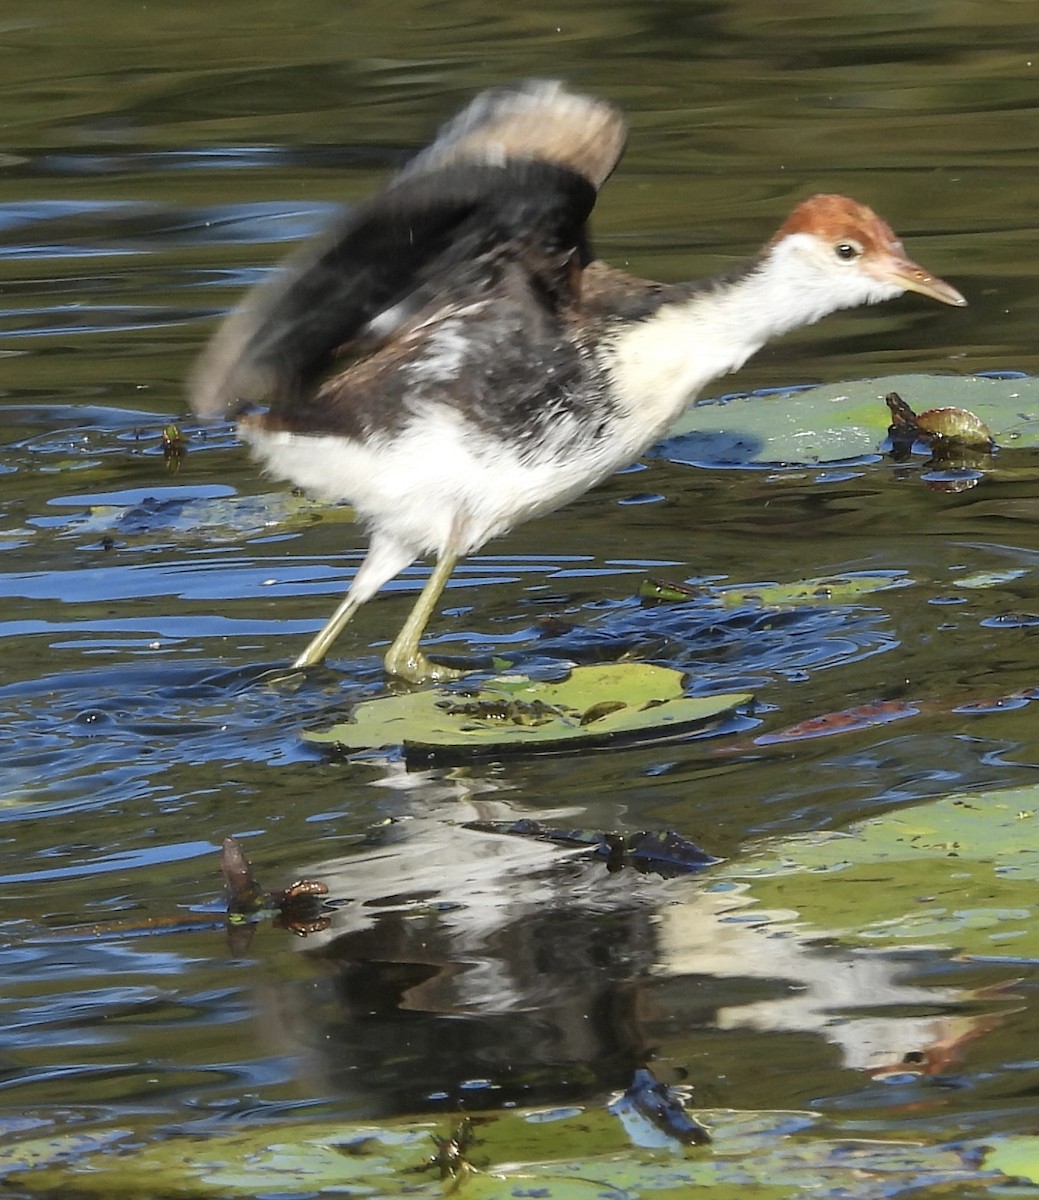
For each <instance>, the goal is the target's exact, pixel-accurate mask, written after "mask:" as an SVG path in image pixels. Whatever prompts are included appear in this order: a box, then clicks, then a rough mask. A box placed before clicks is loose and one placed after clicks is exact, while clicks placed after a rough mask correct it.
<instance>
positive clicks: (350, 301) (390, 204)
mask: <svg viewBox="0 0 1039 1200" xmlns="http://www.w3.org/2000/svg"><path fill="white" fill-rule="evenodd" d="M624 137H625V129H624V124H623V121H622V119H621V118H620V116H619V115H618V114H617V113H616V111H615V110H614V109H613V108H612V107H611V106H609V105H607V104H604V103H602V102H601V101H597V100H593V99H590V98H587V97H583V96H574V95H571V94H570V93H567V92H566V91H564V90H563V89H562V87H561V86H560V85H559V84H555V83H532V84H527V85H523V86H521V87H519V88H516V89H512V90H504V89H503V90H500V91H493V92H488V93H484V94H483V95H481V96H479V97H477V99H476V100H475V101H474V102H473V103H472V104H471V105H470V106H469V107H468V108H467V109H466V110H465V111H464V112H462V113H461V114H460V115H459V116H458V117H456V118H455V119H454V120H453V121H451V122H449V123H448V125H446V126H445V127H444V129H443V130H442V131H441V133H440V134H439V136H438V137H437V138H436V140H435V141H434V142H433V143H432V144H431V145H430V146H429V147H428V148H427V149H426V150H424V151H423V152H421V153H420V154H419V155H418V156H417V157H416V158H415V159H414V160H413V161H412V162H411V163H410V164H409V165H408V166H407V167H405V168H404V170H403V171H401V172H400V173H399V174H398V175H397V176H396V177H395V178H394V179H393V180H391V182H390V184H389V185H388V186H387V187H386V188H385V189H384V190H383V191H382V192H381V193H379V194H378V195H377V196H375V197H374V198H373V199H372V200H370V201H368V202H367V203H365V204H362V205H360V206H358V207H356V208H354V209H352V210H351V211H350V212H349V213H347V214H346V215H345V216H344V217H343V218H341V219H340V220H339V221H338V222H337V223H336V224H335V225H333V226H332V228H331V229H329V230H328V231H327V232H326V233H325V234H324V235H323V236H322V237H320V238H318V239H317V240H316V242H314V243H313V244H311V245H310V246H308V247H307V248H305V249H304V251H303V252H302V253H301V254H299V255H298V256H297V257H296V258H295V259H294V260H290V261H289V263H288V264H287V265H286V267H285V268H283V269H282V270H281V271H280V272H279V273H278V274H277V275H275V276H274V277H273V279H272V280H271V281H269V282H267V283H264V284H262V285H260V286H259V287H258V288H255V289H254V290H253V291H252V292H250V293H249V294H248V295H247V296H246V298H245V300H244V301H243V303H242V305H241V306H240V307H239V308H238V309H237V310H236V311H235V312H234V313H232V315H231V316H230V317H229V318H228V319H227V320H226V321H225V322H224V324H223V325H222V326H221V327H220V329H219V330H218V331H217V334H216V336H215V337H214V339H213V341H212V342H211V343H210V346H209V347H208V349H207V350H206V352H205V353H204V354H203V356H202V357H201V359H200V360H199V363H198V365H197V367H196V369H195V372H194V375H193V377H192V381H191V403H192V407H193V408H194V410H195V411H196V412H197V413H199V415H201V416H207V417H215V416H230V415H233V414H234V413H235V412H236V411H238V410H239V409H241V408H243V407H245V406H246V405H247V404H249V403H251V402H253V401H270V402H271V403H273V404H274V405H275V406H276V407H277V406H278V405H279V404H284V403H291V401H292V400H293V398H294V397H296V396H298V395H300V394H301V393H302V392H304V391H306V390H307V389H308V388H309V387H310V386H311V385H312V384H313V383H314V382H315V381H316V380H317V379H319V378H320V376H321V375H322V373H323V372H325V371H326V370H327V369H328V367H329V366H330V365H331V363H332V362H333V360H334V359H335V358H337V357H340V356H342V355H353V356H355V357H356V356H360V355H364V354H366V353H369V352H370V351H371V350H372V349H374V348H375V347H377V346H379V345H382V344H385V343H386V342H387V341H388V340H390V339H392V338H393V337H394V336H395V335H398V334H399V333H401V332H402V331H403V330H405V329H407V328H408V327H409V325H410V324H411V323H412V322H414V321H415V320H416V319H419V318H420V317H421V314H422V313H424V312H425V311H427V310H428V309H429V308H430V306H431V305H432V304H433V303H434V302H435V300H436V297H437V295H438V294H439V293H440V292H441V291H444V290H448V291H450V292H451V293H452V294H453V295H455V296H456V297H457V296H458V295H459V294H460V293H462V294H464V291H465V288H466V287H467V286H471V287H472V288H473V289H474V296H475V295H476V289H477V288H478V286H479V284H480V282H481V280H482V278H483V277H484V275H485V272H486V267H487V263H488V262H489V261H490V260H497V261H500V259H501V258H502V256H505V257H507V258H509V259H511V260H512V261H515V262H518V263H520V264H521V265H522V267H523V268H524V269H525V270H526V271H527V272H528V273H529V275H530V276H531V279H532V281H533V283H534V285H535V286H536V287H537V288H538V289H539V291H541V292H543V293H544V294H545V295H546V296H547V297H548V298H549V299H550V301H552V302H553V303H556V304H562V303H565V302H566V300H567V299H568V298H569V293H568V288H569V285H570V280H571V278H572V272H571V269H570V268H571V265H572V262H573V260H574V259H575V258H577V259H579V260H581V261H582V262H583V261H584V259H585V258H586V257H587V254H586V250H585V237H584V229H585V223H586V221H587V218H588V215H589V213H590V212H591V210H592V207H593V205H594V203H595V197H596V189H597V187H598V186H599V185H601V183H602V182H603V181H604V180H605V179H606V178H607V176H608V175H609V173H610V171H612V169H613V167H614V165H615V164H616V162H617V160H618V159H619V157H620V154H621V151H622V149H623V144H624Z"/></svg>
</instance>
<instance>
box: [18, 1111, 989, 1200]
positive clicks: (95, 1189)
mask: <svg viewBox="0 0 1039 1200" xmlns="http://www.w3.org/2000/svg"><path fill="white" fill-rule="evenodd" d="M698 1115H699V1114H698ZM703 1116H704V1119H705V1121H707V1123H708V1124H709V1125H710V1127H711V1128H712V1130H713V1134H714V1143H713V1145H709V1146H708V1145H698V1144H689V1143H690V1142H694V1143H695V1141H696V1140H697V1139H695V1138H689V1139H687V1140H684V1141H683V1140H680V1139H678V1138H673V1139H671V1141H672V1143H673V1148H671V1149H669V1150H666V1151H663V1152H662V1151H659V1150H658V1151H650V1150H647V1149H645V1148H643V1147H641V1146H639V1145H637V1144H636V1145H633V1144H632V1141H631V1139H630V1137H629V1133H628V1131H627V1129H626V1128H625V1124H624V1123H623V1122H622V1121H619V1120H618V1119H617V1115H615V1113H613V1112H610V1111H608V1110H607V1109H606V1108H605V1107H603V1108H583V1107H578V1106H569V1107H566V1108H562V1109H558V1110H551V1109H540V1110H519V1109H512V1110H504V1111H500V1112H495V1113H481V1114H479V1115H474V1116H473V1117H472V1118H471V1135H470V1134H467V1135H466V1137H467V1144H466V1146H465V1154H464V1159H465V1165H464V1169H458V1170H457V1171H456V1172H454V1173H452V1171H451V1167H453V1166H456V1165H457V1166H458V1167H461V1166H462V1161H461V1160H462V1157H463V1156H460V1155H459V1156H456V1155H454V1154H453V1153H452V1151H451V1147H450V1145H449V1146H448V1148H447V1149H448V1154H447V1157H446V1161H445V1165H446V1166H447V1167H448V1171H447V1176H448V1178H447V1180H446V1181H442V1180H441V1179H440V1177H439V1176H440V1174H441V1170H440V1169H439V1168H440V1167H441V1158H440V1157H439V1156H437V1155H434V1156H431V1151H432V1150H434V1149H439V1147H440V1146H441V1145H442V1144H443V1140H444V1138H445V1136H446V1137H447V1138H448V1139H449V1140H453V1139H454V1132H455V1127H456V1125H457V1123H456V1122H451V1121H439V1122H437V1121H432V1120H429V1119H428V1118H427V1119H421V1118H420V1119H415V1118H410V1119H397V1120H389V1121H380V1122H368V1123H365V1124H355V1125H349V1124H339V1125H331V1124H323V1125H314V1124H302V1123H298V1122H297V1123H288V1122H286V1123H283V1124H278V1123H276V1122H274V1121H264V1122H261V1123H256V1124H253V1125H251V1126H248V1127H245V1128H238V1129H231V1130H228V1129H227V1127H226V1126H224V1127H220V1126H218V1125H215V1124H213V1123H209V1124H208V1126H207V1127H206V1128H204V1129H200V1130H199V1131H198V1132H191V1131H190V1130H189V1129H185V1128H182V1129H181V1130H180V1131H179V1132H178V1133H177V1134H172V1133H171V1132H170V1131H169V1130H168V1129H167V1130H161V1129H153V1130H151V1131H146V1130H145V1129H142V1128H141V1127H140V1123H138V1127H137V1128H136V1129H134V1131H133V1132H131V1131H129V1130H125V1131H116V1132H114V1133H113V1134H111V1135H108V1143H107V1144H105V1143H104V1142H102V1141H99V1139H97V1138H96V1137H94V1138H92V1137H91V1136H90V1135H89V1134H83V1133H81V1132H77V1133H70V1134H57V1135H52V1136H48V1137H45V1138H35V1139H26V1140H24V1141H21V1142H18V1141H14V1142H10V1141H9V1142H8V1143H7V1144H6V1145H5V1146H4V1147H3V1148H2V1149H0V1177H2V1178H3V1179H4V1180H5V1182H6V1183H7V1185H8V1186H9V1187H12V1188H14V1189H15V1190H16V1191H17V1193H18V1194H19V1195H40V1196H45V1195H46V1196H67V1195H75V1196H79V1197H99V1198H103V1200H112V1198H113V1197H119V1200H151V1198H152V1197H154V1196H155V1195H156V1181H157V1180H159V1181H161V1194H162V1195H163V1196H164V1197H167V1198H170V1200H173V1198H176V1197H182V1198H184V1200H189V1198H190V1200H208V1198H211V1200H218V1198H219V1200H232V1198H235V1197H243V1198H245V1197H255V1196H259V1195H263V1196H299V1195H305V1196H315V1195H329V1196H331V1195H336V1196H345V1195H349V1196H368V1197H373V1198H379V1197H385V1198H386V1200H391V1198H392V1200H399V1198H400V1197H401V1196H415V1197H429V1198H430V1200H434V1198H436V1200H443V1197H444V1196H445V1194H447V1195H458V1196H462V1197H465V1198H466V1200H515V1198H516V1197H517V1196H537V1197H540V1198H541V1200H634V1198H635V1197H640V1196H644V1197H653V1200H689V1197H690V1196H694V1195H700V1194H701V1193H702V1194H703V1195H704V1196H709V1197H710V1198H711V1200H797V1198H798V1197H803V1196H805V1195H807V1194H809V1193H810V1194H811V1195H813V1196H815V1195H819V1196H827V1195H830V1196H836V1195H840V1196H842V1197H844V1200H873V1198H874V1197H876V1196H878V1195H894V1194H895V1193H896V1191H897V1193H898V1194H899V1195H901V1194H908V1193H909V1192H910V1191H914V1189H915V1188H922V1187H925V1186H926V1187H933V1186H935V1185H938V1184H945V1185H946V1186H947V1187H956V1186H957V1185H960V1186H962V1185H964V1184H967V1185H970V1184H974V1185H980V1186H982V1187H984V1185H985V1183H986V1182H988V1183H991V1182H993V1179H994V1177H993V1175H992V1174H991V1172H988V1173H986V1172H983V1171H982V1169H981V1168H979V1167H978V1166H976V1165H974V1163H975V1162H976V1160H977V1155H967V1154H964V1153H961V1150H960V1148H959V1147H958V1146H951V1147H950V1146H942V1145H926V1144H914V1143H911V1142H901V1143H897V1142H893V1143H885V1142H883V1141H873V1142H871V1141H868V1140H864V1139H863V1138H862V1136H861V1133H856V1134H855V1135H853V1136H851V1137H849V1138H840V1137H834V1136H832V1133H831V1135H830V1136H827V1131H826V1130H825V1128H824V1127H823V1126H822V1124H821V1122H820V1119H819V1118H818V1117H813V1116H812V1115H810V1114H808V1113H799V1112H732V1111H727V1110H719V1111H712V1112H707V1113H704V1114H703ZM998 1178H999V1177H998V1176H995V1179H996V1180H998ZM914 1194H916V1193H915V1191H914ZM943 1194H945V1193H943ZM949 1194H950V1195H951V1194H953V1193H952V1192H950V1193H949Z"/></svg>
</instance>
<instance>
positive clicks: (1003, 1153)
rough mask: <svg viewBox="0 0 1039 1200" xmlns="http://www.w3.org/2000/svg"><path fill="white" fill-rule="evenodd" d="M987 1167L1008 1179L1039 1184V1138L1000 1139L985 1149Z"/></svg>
mask: <svg viewBox="0 0 1039 1200" xmlns="http://www.w3.org/2000/svg"><path fill="white" fill-rule="evenodd" d="M985 1166H986V1167H987V1168H988V1169H989V1170H990V1171H1000V1172H1001V1173H1002V1174H1003V1175H1005V1176H1006V1177H1007V1178H1008V1179H1026V1180H1028V1182H1029V1183H1039V1137H1036V1136H1035V1135H1034V1134H1017V1135H1010V1136H1007V1137H1001V1138H999V1139H998V1140H997V1141H995V1143H994V1144H992V1145H989V1146H986V1147H985Z"/></svg>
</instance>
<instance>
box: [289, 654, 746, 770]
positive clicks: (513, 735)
mask: <svg viewBox="0 0 1039 1200" xmlns="http://www.w3.org/2000/svg"><path fill="white" fill-rule="evenodd" d="M682 686H683V675H682V673H681V672H680V671H674V670H670V669H668V668H667V667H656V666H652V665H650V664H648V663H609V664H605V665H600V666H592V667H575V668H574V669H573V670H572V671H571V672H570V674H569V676H567V678H566V679H564V680H561V681H559V682H555V683H543V682H539V681H537V680H532V679H528V678H526V677H525V676H519V675H503V676H499V677H497V678H495V679H490V680H488V681H487V682H486V683H483V684H481V686H480V688H479V691H476V692H471V691H469V692H467V691H464V690H459V689H458V688H453V689H451V690H447V689H444V688H441V689H436V690H427V691H417V692H411V693H408V694H406V695H400V696H384V697H380V698H379V699H376V700H368V701H365V702H364V703H362V704H359V705H358V706H357V708H356V709H355V710H354V712H353V718H352V720H350V721H346V722H344V723H342V724H340V725H336V726H334V727H333V728H332V729H328V730H325V731H321V732H310V733H307V734H306V735H305V736H306V737H307V738H308V739H309V740H310V741H313V742H318V743H324V744H331V745H336V746H341V747H344V748H346V749H352V750H358V749H378V748H381V747H386V746H403V747H404V749H405V750H409V751H418V752H425V753H427V754H429V755H432V756H441V757H450V756H454V757H458V756H463V757H467V756H470V755H480V754H483V755H486V754H502V753H509V752H515V751H518V750H524V749H531V750H551V749H562V748H564V747H568V746H576V745H581V744H586V745H592V744H597V743H604V742H610V741H613V740H616V739H624V740H638V741H656V740H659V739H661V738H670V737H674V736H676V735H678V734H680V733H685V732H688V731H690V730H693V729H696V728H698V727H703V726H705V725H706V724H708V723H709V722H711V721H714V720H715V719H717V718H718V717H720V716H722V715H723V714H725V713H728V712H731V711H732V710H733V709H735V708H737V707H738V706H739V705H741V704H746V703H748V702H749V701H750V699H751V696H750V694H749V693H747V692H738V693H728V694H725V695H718V696H692V697H691V696H685V695H683V691H682Z"/></svg>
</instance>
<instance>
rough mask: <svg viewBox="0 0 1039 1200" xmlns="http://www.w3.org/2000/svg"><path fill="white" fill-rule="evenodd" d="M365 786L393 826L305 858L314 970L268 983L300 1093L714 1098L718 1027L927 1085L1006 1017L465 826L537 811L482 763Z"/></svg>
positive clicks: (727, 906)
mask: <svg viewBox="0 0 1039 1200" xmlns="http://www.w3.org/2000/svg"><path fill="white" fill-rule="evenodd" d="M381 782H382V783H383V784H384V785H385V786H388V787H390V788H391V789H392V790H393V792H394V794H395V795H396V796H397V797H398V801H399V804H398V806H397V807H396V809H395V816H394V818H393V823H392V824H390V825H388V826H386V827H385V828H384V830H383V831H381V832H380V833H379V834H377V835H375V836H373V837H372V838H371V839H370V840H371V841H373V842H374V844H373V845H371V846H369V847H368V848H366V849H364V850H361V851H359V852H357V853H353V854H350V855H347V856H343V857H339V858H336V859H332V860H325V861H318V862H315V863H313V864H310V865H308V867H307V870H306V874H307V875H308V876H311V877H317V878H320V879H321V880H322V881H323V882H324V883H326V884H327V885H328V887H329V890H330V895H331V897H332V898H333V901H334V903H333V908H334V913H333V917H332V924H331V927H330V928H329V929H328V930H327V931H326V932H324V933H320V934H317V935H316V936H313V937H309V938H307V939H306V941H305V942H301V943H299V947H300V949H301V951H302V953H304V954H305V955H306V957H307V959H308V961H309V962H310V963H311V964H312V966H313V968H314V970H315V973H316V978H315V979H313V980H308V981H307V982H306V983H304V984H301V985H295V986H292V987H289V988H283V989H281V990H280V991H271V990H265V992H264V993H263V1006H264V1021H265V1024H266V1025H267V1027H268V1028H269V1029H277V1030H280V1031H281V1034H280V1037H279V1039H278V1040H279V1044H283V1045H284V1046H285V1049H286V1050H287V1051H288V1052H289V1053H292V1054H301V1055H302V1063H301V1070H302V1072H303V1077H304V1078H305V1079H306V1081H307V1083H306V1086H307V1088H308V1089H309V1090H310V1091H312V1092H313V1093H314V1094H326V1093H333V1094H335V1095H338V1096H340V1097H343V1098H344V1099H345V1101H346V1102H347V1103H348V1104H350V1105H351V1106H353V1105H364V1104H366V1103H370V1100H371V1094H372V1089H373V1088H374V1089H375V1090H376V1092H377V1093H378V1095H379V1096H380V1097H381V1099H382V1103H383V1105H384V1106H385V1109H386V1111H400V1112H408V1111H414V1110H416V1109H423V1108H425V1107H428V1106H432V1107H433V1108H434V1109H435V1108H437V1107H438V1106H444V1107H447V1108H448V1109H453V1108H455V1107H457V1106H464V1107H468V1108H478V1107H482V1106H484V1105H500V1104H502V1103H506V1102H515V1103H521V1104H540V1103H549V1102H557V1101H560V1100H562V1099H565V1098H566V1097H568V1096H572V1097H575V1098H580V1097H583V1096H587V1095H588V1094H589V1093H592V1094H602V1093H605V1092H607V1091H609V1090H612V1089H617V1088H623V1087H625V1086H626V1085H627V1083H628V1082H629V1081H630V1078H631V1075H632V1073H633V1072H634V1071H635V1070H636V1069H638V1068H639V1067H641V1066H644V1065H646V1064H647V1063H650V1062H652V1063H653V1064H654V1069H655V1070H656V1071H657V1072H658V1074H659V1073H661V1072H663V1073H664V1075H665V1076H668V1075H670V1076H671V1077H672V1078H674V1079H682V1080H686V1081H687V1082H690V1083H693V1084H694V1085H696V1086H699V1087H702V1088H704V1089H705V1091H706V1093H707V1095H708V1096H712V1097H713V1101H712V1102H714V1103H717V1102H718V1091H719V1089H720V1088H721V1089H723V1087H724V1085H722V1084H721V1083H720V1079H719V1077H718V1076H716V1075H715V1072H714V1070H711V1071H710V1072H709V1073H708V1074H706V1075H705V1076H704V1077H702V1078H697V1070H698V1068H697V1067H696V1066H695V1065H694V1064H695V1063H697V1062H698V1061H700V1059H701V1056H702V1055H703V1054H704V1052H705V1051H706V1049H707V1047H708V1046H713V1047H714V1053H715V1054H716V1055H717V1054H718V1053H719V1051H718V1037H719V1036H720V1035H724V1036H725V1037H726V1039H727V1041H728V1042H729V1050H728V1052H727V1053H728V1054H731V1055H732V1056H733V1057H734V1059H735V1060H736V1061H737V1062H739V1061H740V1060H741V1059H742V1057H743V1054H744V1050H743V1049H741V1046H744V1045H745V1043H746V1042H747V1039H748V1037H751V1038H753V1040H754V1041H756V1040H757V1039H758V1038H759V1037H760V1036H761V1035H763V1034H768V1035H770V1037H771V1038H772V1041H774V1040H775V1038H776V1037H777V1036H784V1037H788V1038H794V1039H798V1040H799V1039H803V1038H804V1037H805V1036H810V1037H813V1038H817V1039H819V1040H820V1041H821V1042H822V1043H826V1044H829V1045H830V1046H832V1047H833V1048H834V1050H836V1051H837V1053H838V1055H839V1065H840V1067H841V1068H842V1069H844V1070H846V1071H852V1072H856V1073H860V1074H861V1075H863V1076H866V1077H875V1078H888V1077H890V1076H893V1075H894V1074H899V1075H900V1076H901V1075H904V1076H909V1075H913V1076H919V1077H923V1076H925V1075H928V1074H930V1075H942V1074H943V1073H945V1072H948V1071H950V1070H953V1069H954V1068H955V1067H956V1066H957V1064H958V1061H959V1059H960V1057H961V1056H962V1053H963V1048H964V1047H965V1046H966V1045H967V1044H968V1043H969V1042H970V1041H972V1040H973V1039H975V1038H977V1037H979V1036H982V1035H983V1034H985V1033H987V1032H989V1031H991V1030H993V1029H995V1028H997V1027H998V1025H999V1023H1000V1018H999V1015H998V1008H999V1007H1000V1005H999V1004H998V1003H997V1005H996V1010H993V1009H992V1007H991V1003H990V1004H989V1006H988V1007H984V1006H979V1005H978V1004H976V1003H972V1002H974V1001H975V1000H976V999H977V998H976V997H975V995H974V994H973V993H972V992H970V991H967V990H965V989H964V988H962V987H959V986H956V985H954V984H945V985H941V986H937V985H936V984H935V983H934V982H933V981H926V982H919V976H920V975H921V973H925V972H924V969H923V961H924V960H923V959H921V957H920V956H919V955H915V956H914V955H905V954H902V955H900V954H892V953H890V952H887V953H885V952H871V951H868V950H865V951H862V950H842V949H839V948H835V947H826V946H819V945H816V944H814V943H813V942H811V941H808V940H806V939H805V938H803V937H801V936H799V935H798V933H797V931H796V928H794V927H793V926H792V925H791V919H792V918H793V917H794V916H795V914H784V913H778V912H774V911H773V912H765V911H762V910H760V909H759V908H756V907H755V906H754V905H753V904H752V903H751V901H750V900H749V899H748V897H747V896H746V895H745V894H744V893H743V892H742V891H740V890H738V889H737V890H733V889H731V888H730V887H714V886H712V885H711V883H710V879H709V878H708V879H707V880H706V882H702V881H700V880H698V879H695V878H692V877H686V878H677V879H661V878H659V877H654V876H652V875H645V874H638V873H635V872H634V871H632V870H630V869H626V870H622V871H620V872H618V873H616V874H610V873H608V872H607V871H606V869H605V867H604V865H603V864H602V863H601V862H599V861H594V860H590V859H589V857H588V855H587V853H586V852H581V851H563V850H560V849H559V848H558V847H554V846H550V845H547V844H546V843H543V842H538V841H530V840H527V839H522V838H515V837H509V836H500V835H493V834H486V833H477V832H474V831H472V830H469V829H466V828H463V827H462V824H461V823H462V822H464V821H468V820H481V821H485V820H506V821H513V820H516V819H518V818H519V817H521V816H524V815H533V813H532V810H525V809H524V808H523V807H522V806H521V805H520V804H518V803H517V802H516V800H515V799H512V798H509V797H507V796H503V795H502V794H501V793H500V792H498V791H497V790H496V788H495V786H494V782H493V780H492V779H488V778H481V777H480V775H479V773H474V772H472V771H455V772H452V773H450V774H446V775H445V774H430V773H407V774H406V773H404V772H403V770H402V769H400V768H397V769H394V770H392V771H391V772H390V773H389V774H388V775H387V776H386V777H385V779H383V780H382V781H381ZM537 816H538V817H539V819H541V820H548V821H549V822H550V823H555V824H560V823H562V824H565V823H566V822H567V820H570V819H572V818H573V816H574V814H573V812H572V811H570V810H567V809H555V810H550V811H548V812H546V810H545V809H540V810H537ZM939 1014H940V1015H939ZM679 1031H680V1033H679ZM676 1034H678V1041H679V1044H680V1045H681V1051H678V1050H677V1048H676V1045H675V1038H676ZM282 1038H283V1039H284V1042H282V1040H281V1039H282ZM726 1056H727V1054H726V1052H724V1051H722V1052H721V1057H722V1058H725V1057H726ZM813 1057H814V1056H813ZM735 1069H736V1070H737V1072H738V1073H744V1072H745V1071H746V1069H747V1068H746V1064H744V1065H743V1066H741V1067H738V1068H735Z"/></svg>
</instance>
